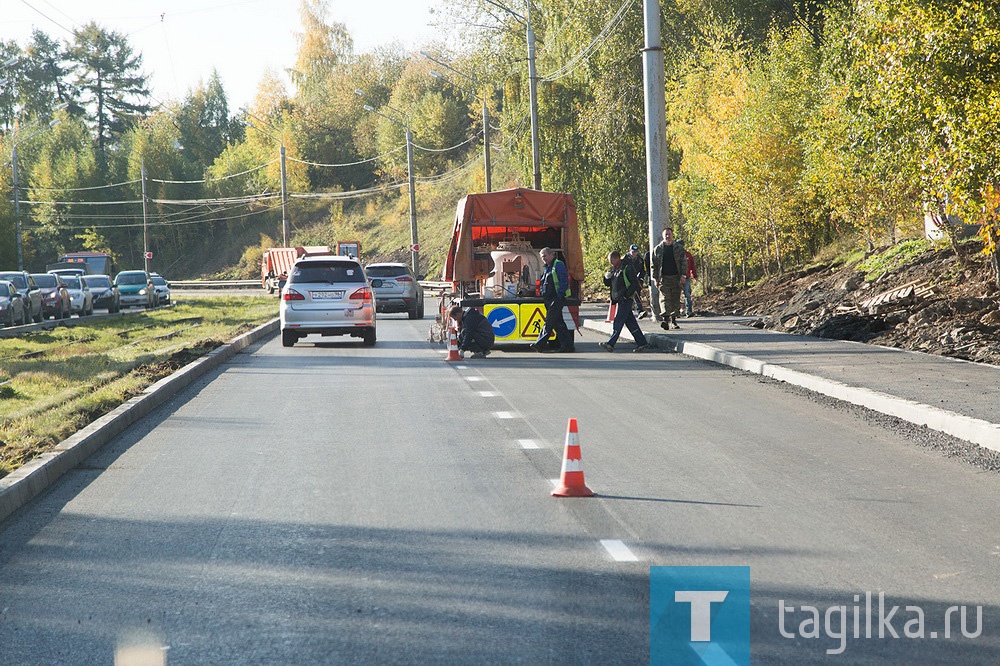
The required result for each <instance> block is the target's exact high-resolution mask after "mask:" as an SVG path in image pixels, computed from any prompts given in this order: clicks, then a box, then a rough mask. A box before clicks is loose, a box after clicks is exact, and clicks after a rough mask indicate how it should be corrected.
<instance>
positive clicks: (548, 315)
mask: <svg viewBox="0 0 1000 666" xmlns="http://www.w3.org/2000/svg"><path fill="white" fill-rule="evenodd" d="M538 255H539V256H540V257H541V258H542V262H543V263H544V264H545V272H544V273H543V274H542V279H541V283H542V284H541V286H540V291H541V294H540V295H541V297H542V300H543V301H544V302H545V325H544V326H542V331H541V333H539V334H538V339H537V340H535V341H534V342H533V343H532V344H531V347H532V348H533V349H534V350H535V351H540V352H548V351H553V352H563V353H571V352H574V351H576V349H575V348H574V346H573V334H572V333H570V332H569V329H568V328H566V322H565V321H563V308H564V307H565V306H566V299H567V298H569V297H570V286H569V271H568V270H566V264H564V263H563V262H562V261H560V260H559V259H556V253H555V250H553V249H552V248H550V247H547V248H545V249H543V250H542V251H541V252H539V253H538ZM553 331H555V333H556V347H555V348H552V347H549V346H548V343H547V341H548V339H549V336H550V335H552V332H553Z"/></svg>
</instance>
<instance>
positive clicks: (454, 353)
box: [444, 326, 462, 361]
mask: <svg viewBox="0 0 1000 666" xmlns="http://www.w3.org/2000/svg"><path fill="white" fill-rule="evenodd" d="M444 360H446V361H461V360H462V357H461V355H459V353H458V334H457V333H456V332H455V327H454V326H449V327H448V355H447V356H446V357H445V359H444Z"/></svg>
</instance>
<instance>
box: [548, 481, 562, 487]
mask: <svg viewBox="0 0 1000 666" xmlns="http://www.w3.org/2000/svg"><path fill="white" fill-rule="evenodd" d="M549 483H551V484H552V487H553V488H558V487H559V484H561V483H562V479H549Z"/></svg>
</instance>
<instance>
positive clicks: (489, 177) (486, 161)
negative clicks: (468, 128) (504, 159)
mask: <svg viewBox="0 0 1000 666" xmlns="http://www.w3.org/2000/svg"><path fill="white" fill-rule="evenodd" d="M483 169H485V171H486V191H487V192H492V191H493V167H492V166H491V162H490V109H489V107H488V106H487V105H486V89H485V88H483Z"/></svg>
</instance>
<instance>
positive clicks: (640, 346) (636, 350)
mask: <svg viewBox="0 0 1000 666" xmlns="http://www.w3.org/2000/svg"><path fill="white" fill-rule="evenodd" d="M649 347H650V345H649V343H648V342H647V343H646V344H644V345H639V346H638V347H636V348H635V349H633V350H632V351H633V352H644V351H646V350H647V349H649Z"/></svg>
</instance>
